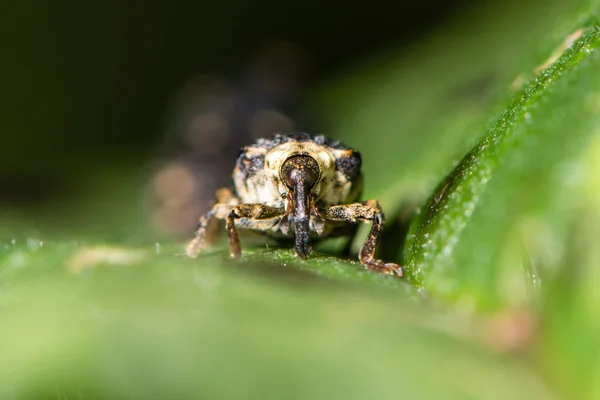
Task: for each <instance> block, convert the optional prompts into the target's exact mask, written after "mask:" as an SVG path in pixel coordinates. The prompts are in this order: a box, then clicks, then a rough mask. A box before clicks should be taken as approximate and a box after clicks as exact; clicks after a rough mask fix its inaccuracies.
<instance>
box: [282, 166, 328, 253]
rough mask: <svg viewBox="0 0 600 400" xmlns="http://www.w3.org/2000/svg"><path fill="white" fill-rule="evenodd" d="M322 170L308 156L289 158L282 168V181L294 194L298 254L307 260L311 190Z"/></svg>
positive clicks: (293, 212) (309, 247)
mask: <svg viewBox="0 0 600 400" xmlns="http://www.w3.org/2000/svg"><path fill="white" fill-rule="evenodd" d="M319 174H320V169H319V165H318V164H317V162H316V161H315V159H314V158H312V157H310V156H307V155H295V156H292V157H289V158H288V159H287V160H285V162H284V163H283V164H282V166H281V173H280V175H281V180H282V181H283V182H285V184H286V185H287V187H288V188H289V189H290V190H291V192H292V199H293V201H292V209H291V210H289V211H290V212H291V213H292V215H293V220H292V221H293V224H294V229H295V232H296V252H297V254H298V255H299V256H300V257H301V258H307V257H308V255H309V254H310V252H311V250H312V249H311V246H310V235H309V222H310V207H311V204H310V201H311V194H310V193H311V189H312V188H313V187H314V186H315V184H316V183H317V181H318V180H319Z"/></svg>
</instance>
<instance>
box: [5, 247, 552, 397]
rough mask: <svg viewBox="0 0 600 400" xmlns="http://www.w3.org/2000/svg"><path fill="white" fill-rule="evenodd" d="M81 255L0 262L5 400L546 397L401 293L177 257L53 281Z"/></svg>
mask: <svg viewBox="0 0 600 400" xmlns="http://www.w3.org/2000/svg"><path fill="white" fill-rule="evenodd" d="M81 250H82V249H81V248H79V247H78V246H70V247H69V246H67V247H65V246H64V245H60V244H52V243H49V244H45V245H44V246H43V247H41V248H35V249H33V248H32V249H31V250H30V249H27V248H26V247H24V246H19V245H16V246H14V247H10V248H8V249H6V250H5V251H3V252H2V253H1V255H2V259H1V260H2V266H3V269H2V274H1V275H0V285H1V287H2V297H1V299H2V301H1V302H0V311H1V312H0V324H1V326H3V327H4V328H3V335H2V336H3V339H2V341H1V342H0V353H1V354H2V357H1V358H0V379H1V380H2V382H3V385H2V388H0V397H2V398H28V399H29V398H47V397H48V396H52V395H55V396H57V397H60V396H62V397H63V398H65V397H66V398H84V399H88V398H102V399H104V398H131V399H138V398H139V399H147V398H181V399H187V398H198V397H202V398H222V399H225V398H283V397H285V398H298V399H305V398H347V399H354V398H356V399H358V398H365V397H369V398H390V397H398V396H401V397H404V396H406V397H408V398H411V399H430V398H447V399H464V398H478V399H480V398H486V399H503V398H507V397H509V398H516V399H519V398H523V399H526V398H539V399H547V398H552V396H551V394H550V393H549V392H548V390H547V388H546V387H545V386H544V385H543V383H542V382H541V381H540V380H539V378H538V377H537V376H536V375H535V374H534V373H533V372H531V371H530V370H529V369H528V368H527V367H526V366H523V365H520V364H519V363H518V362H517V361H516V360H514V359H512V358H510V357H507V356H504V355H501V354H497V353H494V352H492V351H490V350H488V349H485V348H483V347H481V346H480V345H478V344H477V343H475V342H469V341H465V340H461V339H458V338H457V337H456V336H455V335H449V334H448V333H446V332H444V330H443V329H440V328H434V327H435V326H436V325H437V326H442V325H443V324H442V323H441V321H443V320H444V317H443V315H442V314H439V313H435V312H427V313H425V312H424V308H422V307H421V306H418V305H417V304H415V303H414V302H413V301H412V300H409V299H407V298H406V297H405V296H398V292H397V291H387V290H372V289H375V288H376V286H371V289H368V288H369V285H366V286H365V287H364V288H363V289H360V290H357V288H356V287H354V286H353V285H350V286H348V285H339V284H334V282H333V281H327V280H321V281H320V282H321V283H320V284H318V283H319V282H315V281H314V280H310V279H309V280H303V279H295V278H294V277H297V275H296V274H297V272H296V273H294V272H293V271H288V272H289V273H290V274H292V275H291V278H292V279H288V278H290V276H286V273H285V272H284V273H283V274H282V270H281V269H279V270H278V271H270V270H268V269H266V270H265V269H264V266H263V267H260V266H255V265H254V264H252V263H242V264H237V265H236V263H234V264H231V263H225V264H220V265H219V263H218V262H217V261H216V260H219V259H221V255H220V254H214V256H208V257H206V258H201V259H198V260H189V259H186V258H182V257H178V256H175V255H172V253H171V251H172V250H173V249H165V251H164V252H163V251H161V254H158V255H153V256H151V258H150V259H149V260H146V261H143V262H141V261H140V262H134V263H133V264H131V265H129V266H124V265H120V264H114V263H112V264H111V263H110V262H106V263H104V264H97V265H96V266H95V268H93V269H88V270H84V271H83V272H82V273H80V274H78V275H73V276H68V275H66V272H64V273H61V270H63V271H65V270H64V269H63V267H64V266H65V264H66V263H68V262H69V261H68V260H71V259H72V258H73V256H75V255H76V254H78V253H80V252H81ZM257 257H258V255H257ZM278 257H282V258H286V257H288V255H287V254H286V252H283V253H278ZM19 258H20V259H21V261H18V259H19ZM40 262H42V263H43V264H44V265H46V269H45V272H44V271H43V269H41V268H40ZM257 268H259V269H261V270H262V271H263V273H259V270H257ZM28 270H29V271H28ZM284 271H285V269H284ZM281 278H284V279H281ZM328 282H329V283H328ZM339 282H341V281H339ZM405 286H406V285H405ZM438 314H439V315H438ZM441 360H451V362H440V361H441ZM425 376H426V377H427V383H425V382H424V380H423V377H425ZM506 381H510V382H511V385H508V386H507V385H505V384H504V383H505V382H506Z"/></svg>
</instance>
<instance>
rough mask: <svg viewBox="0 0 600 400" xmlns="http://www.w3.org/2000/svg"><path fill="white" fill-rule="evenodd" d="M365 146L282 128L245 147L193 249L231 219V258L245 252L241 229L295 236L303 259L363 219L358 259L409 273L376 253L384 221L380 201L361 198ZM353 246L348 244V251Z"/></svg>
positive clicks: (391, 272)
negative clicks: (365, 226)
mask: <svg viewBox="0 0 600 400" xmlns="http://www.w3.org/2000/svg"><path fill="white" fill-rule="evenodd" d="M361 164H362V161H361V156H360V153H359V152H358V151H357V150H355V149H353V148H350V147H348V146H346V145H344V144H343V143H341V142H340V141H334V140H331V139H328V138H326V137H325V136H322V135H315V136H312V135H309V134H306V133H293V134H287V135H283V134H275V135H273V136H272V137H270V138H266V139H258V140H257V141H256V142H254V143H253V144H251V145H249V146H246V147H243V148H242V149H241V150H240V152H239V154H238V156H237V160H236V164H235V168H234V171H233V183H234V190H231V189H226V188H224V189H220V190H218V191H217V195H216V198H217V199H216V204H215V205H214V206H213V207H212V209H211V210H210V211H208V213H206V214H205V215H203V216H202V217H200V221H199V224H198V229H197V231H196V234H195V237H194V239H193V240H192V241H191V242H190V243H189V245H188V246H187V254H188V256H190V257H197V256H198V254H199V253H200V252H201V251H202V249H203V248H204V246H205V242H206V236H207V228H208V226H209V224H210V223H211V221H213V220H214V219H218V220H225V228H226V230H227V234H228V237H229V249H230V254H231V257H234V258H239V257H240V256H241V254H242V248H241V244H240V239H239V236H238V231H237V230H238V229H251V230H254V231H259V232H263V233H265V234H266V235H268V236H270V237H272V238H274V239H278V240H283V241H285V240H286V239H287V240H290V239H291V240H293V241H294V242H295V252H296V255H297V256H298V257H300V258H301V259H306V258H308V257H309V255H310V253H311V251H312V243H316V242H318V241H319V240H321V239H324V238H330V237H340V236H348V237H349V238H350V241H349V242H348V243H349V244H350V243H351V242H352V238H353V237H354V235H355V234H356V232H357V228H358V223H360V222H365V223H371V230H370V232H369V234H368V236H367V238H366V240H365V242H364V244H363V246H362V248H361V250H360V252H359V255H358V258H359V260H360V262H361V264H362V265H364V266H365V267H366V268H367V269H370V270H373V271H377V272H380V273H383V274H387V275H394V276H398V277H400V276H402V268H401V267H400V266H399V265H397V264H394V263H385V262H383V261H381V260H379V259H377V258H375V248H376V246H377V242H378V241H379V237H380V234H381V230H382V228H383V223H384V215H383V212H382V210H381V206H380V204H379V202H378V201H377V200H368V201H359V200H360V197H361V194H362V185H363V175H362V172H361ZM348 251H349V246H347V248H346V251H345V252H348Z"/></svg>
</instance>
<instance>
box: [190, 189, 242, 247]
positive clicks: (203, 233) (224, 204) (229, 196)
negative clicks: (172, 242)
mask: <svg viewBox="0 0 600 400" xmlns="http://www.w3.org/2000/svg"><path fill="white" fill-rule="evenodd" d="M215 197H216V199H217V203H216V204H215V205H213V207H212V208H211V210H210V211H209V212H207V213H206V214H204V215H203V216H201V217H200V221H199V222H198V228H197V229H196V233H195V237H194V239H192V240H191V241H190V243H189V244H188V246H187V249H186V253H187V255H188V256H189V257H192V258H196V257H198V254H200V252H201V251H202V249H204V246H205V244H206V241H207V239H208V238H207V230H208V227H209V226H210V223H211V222H212V221H213V220H214V219H218V220H225V219H227V216H228V215H229V213H230V212H231V209H232V208H233V207H235V206H236V205H238V204H239V202H240V201H239V199H238V198H237V197H235V195H234V194H233V192H232V191H231V189H227V188H222V189H219V190H217V192H216V194H215Z"/></svg>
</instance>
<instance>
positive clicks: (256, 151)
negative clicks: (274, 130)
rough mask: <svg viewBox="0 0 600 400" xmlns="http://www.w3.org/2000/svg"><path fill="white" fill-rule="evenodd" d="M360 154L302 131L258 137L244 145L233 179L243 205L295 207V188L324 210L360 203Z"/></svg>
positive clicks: (335, 142)
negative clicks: (293, 201)
mask: <svg viewBox="0 0 600 400" xmlns="http://www.w3.org/2000/svg"><path fill="white" fill-rule="evenodd" d="M360 167H361V158H360V154H359V153H358V151H356V150H354V149H352V148H349V147H347V146H345V145H343V144H342V143H340V142H338V141H332V140H330V139H327V138H326V137H324V136H321V135H317V136H311V135H308V134H303V133H297V134H291V135H279V134H277V135H274V136H273V137H270V138H265V139H258V140H257V141H256V142H255V143H254V144H252V145H250V146H246V147H244V148H243V149H242V150H241V151H240V154H239V155H238V159H237V161H236V168H235V170H234V174H233V178H234V183H235V188H236V194H237V195H238V196H239V198H240V200H241V201H242V202H243V203H265V204H271V205H277V206H285V207H289V205H290V199H291V198H292V197H293V195H294V188H295V187H297V186H298V184H300V183H302V185H303V188H304V190H305V191H306V192H307V194H309V192H310V196H311V197H312V199H313V200H314V202H315V204H316V205H317V206H318V207H319V208H324V207H328V206H332V205H337V204H346V203H351V202H354V201H357V200H358V199H359V197H360V192H361V187H362V176H361V173H360Z"/></svg>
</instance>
